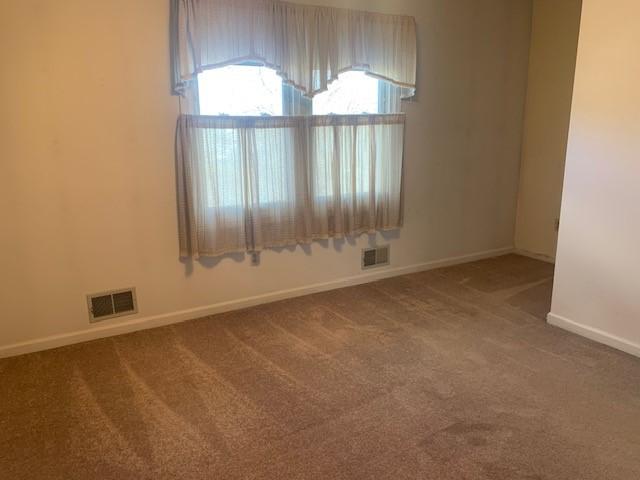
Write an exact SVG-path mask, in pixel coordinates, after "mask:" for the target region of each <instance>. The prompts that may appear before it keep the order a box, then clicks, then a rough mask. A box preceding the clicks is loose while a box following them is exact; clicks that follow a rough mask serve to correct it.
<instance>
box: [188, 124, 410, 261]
mask: <svg viewBox="0 0 640 480" xmlns="http://www.w3.org/2000/svg"><path fill="white" fill-rule="evenodd" d="M403 137H404V115H402V114H386V115H379V114H378V115H328V116H286V117H207V116H196V115H182V116H180V118H179V120H178V129H177V154H178V161H177V166H178V170H177V180H178V204H179V230H180V253H181V255H182V256H192V257H194V258H197V257H199V256H201V255H206V256H210V255H220V254H224V253H228V252H236V251H249V252H252V251H259V250H261V249H263V248H267V247H276V246H285V245H295V244H298V243H308V242H311V241H312V240H314V239H322V238H329V237H342V236H344V235H347V234H349V235H354V234H360V233H365V232H374V231H376V230H385V229H395V228H398V227H400V226H401V225H402V205H401V198H402V195H401V189H402V158H403Z"/></svg>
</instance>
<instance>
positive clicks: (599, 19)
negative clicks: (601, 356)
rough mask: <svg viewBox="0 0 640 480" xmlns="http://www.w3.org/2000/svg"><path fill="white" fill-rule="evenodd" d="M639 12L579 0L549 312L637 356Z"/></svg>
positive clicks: (621, 0) (625, 5) (623, 3)
mask: <svg viewBox="0 0 640 480" xmlns="http://www.w3.org/2000/svg"><path fill="white" fill-rule="evenodd" d="M639 17H640V3H639V2H638V1H637V0H609V1H607V2H602V1H600V0H585V1H584V6H583V12H582V24H581V29H580V42H579V46H578V61H577V67H576V79H575V87H574V95H573V109H572V112H571V128H570V132H569V146H568V152H567V166H566V172H565V180H564V195H563V199H562V223H561V226H560V237H559V242H558V255H557V263H556V277H555V285H554V290H553V304H552V308H551V312H552V313H551V314H550V315H549V321H550V322H551V323H553V324H556V325H560V326H562V327H564V328H567V329H569V330H573V331H576V332H578V333H581V334H583V335H586V336H588V337H591V338H594V339H596V340H599V341H601V342H604V343H607V344H609V345H612V346H615V347H617V348H621V349H623V350H625V351H628V352H631V353H634V354H636V355H639V356H640V295H638V294H639V293H640V275H639V272H640V249H639V248H638V245H639V244H640V188H639V182H640V90H639V89H638V81H639V80H640V55H638V51H639V50H638V46H639V45H640V30H639V29H638V26H637V19H638V18H639Z"/></svg>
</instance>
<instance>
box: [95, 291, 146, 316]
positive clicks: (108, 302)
mask: <svg viewBox="0 0 640 480" xmlns="http://www.w3.org/2000/svg"><path fill="white" fill-rule="evenodd" d="M87 306H88V307H89V321H90V322H91V323H93V322H101V321H102V320H107V319H109V318H114V317H121V316H123V315H132V314H134V313H137V312H138V304H137V302H136V289H135V288H125V289H123V290H112V291H110V292H102V293H95V294H92V295H87Z"/></svg>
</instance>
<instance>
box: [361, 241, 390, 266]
mask: <svg viewBox="0 0 640 480" xmlns="http://www.w3.org/2000/svg"><path fill="white" fill-rule="evenodd" d="M381 265H389V245H385V246H383V247H375V248H365V249H363V250H362V268H363V269H365V268H373V267H379V266H381Z"/></svg>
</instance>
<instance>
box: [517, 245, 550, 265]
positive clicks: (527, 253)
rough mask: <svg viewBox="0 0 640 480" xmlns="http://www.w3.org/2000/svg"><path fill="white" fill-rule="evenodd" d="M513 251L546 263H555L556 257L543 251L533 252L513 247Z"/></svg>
mask: <svg viewBox="0 0 640 480" xmlns="http://www.w3.org/2000/svg"><path fill="white" fill-rule="evenodd" d="M513 253H516V254H518V255H522V256H523V257H529V258H535V259H536V260H541V261H543V262H547V263H553V264H555V263H556V259H555V258H554V257H550V256H549V255H545V254H543V253H534V252H530V251H529V250H523V249H521V248H514V249H513Z"/></svg>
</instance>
